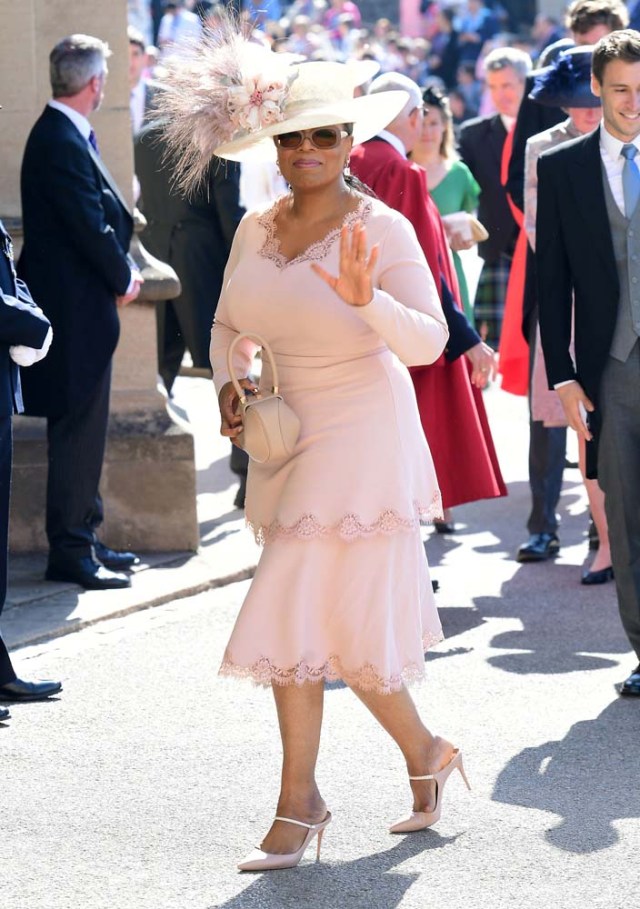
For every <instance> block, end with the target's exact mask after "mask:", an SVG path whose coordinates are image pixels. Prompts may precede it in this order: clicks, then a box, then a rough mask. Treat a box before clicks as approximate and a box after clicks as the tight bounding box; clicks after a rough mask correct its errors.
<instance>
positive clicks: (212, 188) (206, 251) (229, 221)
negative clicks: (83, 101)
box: [134, 121, 244, 392]
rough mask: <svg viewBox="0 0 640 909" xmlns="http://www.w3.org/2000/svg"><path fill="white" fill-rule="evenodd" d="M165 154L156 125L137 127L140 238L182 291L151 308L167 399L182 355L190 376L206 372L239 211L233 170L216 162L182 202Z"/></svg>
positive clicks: (237, 182) (237, 167)
mask: <svg viewBox="0 0 640 909" xmlns="http://www.w3.org/2000/svg"><path fill="white" fill-rule="evenodd" d="M165 149H166V146H165V144H164V141H163V135H162V122H161V121H155V122H151V123H149V124H147V126H145V127H143V129H142V131H141V133H140V134H139V135H138V136H137V137H136V140H135V143H134V151H135V171H136V176H137V177H138V180H139V182H140V190H141V198H140V203H139V205H140V208H141V210H142V212H143V214H144V216H145V218H146V219H147V226H146V228H145V230H144V232H143V233H142V237H141V239H142V242H143V243H144V245H145V247H146V248H147V249H148V250H149V252H150V253H151V254H152V255H153V256H156V258H158V259H160V260H161V261H163V262H167V263H168V264H169V265H171V266H172V267H173V268H174V269H175V271H176V273H177V275H178V278H179V279H180V285H181V292H180V296H179V297H177V298H176V299H175V300H167V301H166V302H163V303H158V304H157V306H156V315H157V320H158V370H159V373H160V376H161V377H162V380H163V382H164V384H165V387H166V389H167V391H168V392H170V391H171V387H172V385H173V383H174V381H175V378H176V376H177V374H178V370H179V369H180V364H181V362H182V358H183V356H184V352H185V350H186V349H187V348H188V349H189V352H190V354H191V359H192V361H193V365H194V367H196V369H203V370H206V371H207V372H210V370H211V366H210V362H209V342H210V333H211V325H212V324H213V317H214V314H215V309H216V305H217V302H218V297H219V296H220V291H221V290H222V278H223V275H224V269H225V266H226V264H227V259H228V258H229V252H230V250H231V244H232V242H233V237H234V235H235V232H236V228H237V226H238V224H239V223H240V221H241V219H242V216H243V215H244V209H243V208H242V206H241V205H240V165H239V164H234V163H233V162H231V161H229V162H227V161H225V162H221V161H220V160H219V159H214V160H213V161H212V163H211V166H210V168H209V172H208V174H207V177H206V180H205V181H203V183H202V185H201V186H200V188H199V189H198V191H197V192H195V193H194V194H192V195H191V196H189V197H186V196H185V195H184V194H183V193H181V192H180V191H179V190H178V189H177V188H176V187H175V186H174V185H173V183H172V175H173V168H172V165H171V163H170V162H169V161H167V160H166V159H165Z"/></svg>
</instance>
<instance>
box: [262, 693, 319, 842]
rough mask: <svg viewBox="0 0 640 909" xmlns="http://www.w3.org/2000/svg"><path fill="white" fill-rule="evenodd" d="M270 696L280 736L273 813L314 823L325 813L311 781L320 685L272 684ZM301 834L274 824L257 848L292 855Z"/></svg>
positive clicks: (312, 777)
mask: <svg viewBox="0 0 640 909" xmlns="http://www.w3.org/2000/svg"><path fill="white" fill-rule="evenodd" d="M273 695H274V698H275V702H276V710H277V713H278V723H279V725H280V736H281V737H282V781H281V786H280V797H279V799H278V807H277V810H276V814H279V815H281V816H283V817H290V818H292V819H294V820H297V821H304V822H305V823H307V824H317V823H318V822H319V821H321V820H323V819H324V818H325V816H326V814H327V806H326V805H325V803H324V801H323V799H322V796H321V795H320V790H319V789H318V786H317V783H316V778H315V771H316V761H317V759H318V748H319V747H320V729H321V726H322V710H323V705H324V685H323V683H322V682H317V683H305V684H304V685H274V686H273ZM305 835H306V831H305V830H304V829H303V828H302V827H296V826H294V825H293V824H283V823H281V822H280V821H274V823H273V824H272V826H271V829H270V830H269V832H268V833H267V835H266V836H265V838H264V840H263V841H262V843H261V845H260V848H261V849H263V850H264V851H265V852H271V853H276V854H281V853H288V852H295V851H296V849H299V848H300V846H301V844H302V841H303V840H304V837H305Z"/></svg>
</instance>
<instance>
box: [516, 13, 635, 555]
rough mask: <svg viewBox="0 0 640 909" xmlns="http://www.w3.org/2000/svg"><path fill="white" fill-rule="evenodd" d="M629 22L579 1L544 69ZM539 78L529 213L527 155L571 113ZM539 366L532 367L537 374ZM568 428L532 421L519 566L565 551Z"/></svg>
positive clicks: (530, 279) (530, 259)
mask: <svg viewBox="0 0 640 909" xmlns="http://www.w3.org/2000/svg"><path fill="white" fill-rule="evenodd" d="M627 20H628V14H627V9H626V7H625V5H624V4H623V3H622V2H621V0H574V2H573V3H572V4H571V6H570V7H569V9H568V11H567V16H566V20H565V25H566V27H567V28H568V29H569V32H570V34H571V39H564V41H558V42H557V43H556V44H554V45H551V47H549V48H547V50H546V51H545V54H544V55H543V61H541V62H542V65H544V66H547V65H549V64H551V63H552V62H553V60H554V59H556V58H557V57H558V55H559V54H560V53H561V52H562V51H563V50H566V47H567V46H571V44H576V45H581V46H586V45H591V44H595V43H596V42H597V41H599V40H600V38H602V37H604V35H608V34H609V33H610V32H612V31H616V30H617V29H621V28H625V27H626V24H627ZM534 76H535V73H533V74H532V75H531V76H529V77H528V79H527V86H526V89H525V97H524V98H523V101H522V104H521V105H520V109H519V111H518V118H517V120H516V126H515V130H514V134H513V148H512V151H511V157H510V159H509V173H508V179H507V184H506V189H507V192H508V193H509V196H510V198H511V201H512V202H513V204H514V205H515V206H516V207H517V208H518V209H520V211H524V174H525V150H526V145H527V141H528V140H529V139H530V138H531V137H532V136H537V135H539V134H540V133H541V132H543V131H545V130H547V129H549V128H550V127H552V126H555V125H556V124H558V123H562V122H563V121H564V120H566V117H567V115H566V112H565V111H563V110H561V108H559V107H547V106H545V105H542V104H538V103H537V101H534V100H533V98H530V97H529V93H530V91H531V89H532V88H533V79H534ZM536 280H537V279H536V271H535V257H534V254H533V250H532V249H531V246H530V245H529V246H528V248H527V265H526V279H525V290H524V299H523V301H522V333H523V335H524V337H525V339H526V341H527V343H528V344H529V347H530V350H534V349H535V343H534V342H533V341H532V339H535V336H536V332H537V326H538V295H537V292H536ZM532 368H533V363H531V369H532ZM566 437H567V430H566V427H564V426H562V427H560V426H545V425H544V423H542V422H541V421H540V420H531V421H530V438H529V485H530V487H531V511H530V513H529V519H528V521H527V530H528V531H529V534H530V536H529V539H528V540H527V541H526V542H525V543H523V544H522V545H521V546H520V547H519V549H518V553H517V555H516V559H517V560H518V561H519V562H544V561H546V560H547V559H550V558H554V557H555V556H556V555H557V554H558V552H559V551H560V540H559V539H558V523H559V520H558V515H557V512H556V509H557V507H558V500H559V499H560V492H561V490H562V476H563V472H564V467H565V461H566ZM598 545H599V541H598V537H597V531H596V528H595V525H594V523H593V521H591V524H590V528H589V546H590V548H596V549H597V548H598Z"/></svg>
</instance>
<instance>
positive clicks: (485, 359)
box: [465, 341, 498, 388]
mask: <svg viewBox="0 0 640 909" xmlns="http://www.w3.org/2000/svg"><path fill="white" fill-rule="evenodd" d="M465 353H466V356H467V357H468V358H469V361H470V362H471V366H472V372H471V382H472V383H473V384H474V385H476V386H477V387H478V388H486V387H487V382H488V381H489V379H495V377H496V373H497V371H498V358H497V356H496V353H495V351H494V349H493V348H492V347H489V345H488V344H485V343H484V341H481V342H480V343H479V344H476V346H475V347H471V348H470V349H469V350H467V351H465Z"/></svg>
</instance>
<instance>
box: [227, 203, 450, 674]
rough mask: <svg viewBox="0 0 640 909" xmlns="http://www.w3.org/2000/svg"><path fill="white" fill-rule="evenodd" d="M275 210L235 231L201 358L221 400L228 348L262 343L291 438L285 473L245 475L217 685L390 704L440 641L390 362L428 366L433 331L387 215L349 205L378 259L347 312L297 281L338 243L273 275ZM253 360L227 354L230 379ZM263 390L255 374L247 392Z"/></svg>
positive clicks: (412, 261)
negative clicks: (236, 584) (207, 359)
mask: <svg viewBox="0 0 640 909" xmlns="http://www.w3.org/2000/svg"><path fill="white" fill-rule="evenodd" d="M278 204H279V203H276V206H274V207H272V208H271V209H269V210H267V212H266V213H262V214H261V215H260V214H250V215H247V216H246V217H245V219H244V220H243V222H242V224H241V225H240V228H239V230H238V233H237V235H236V240H235V241H234V246H233V249H232V252H231V256H230V259H229V264H228V266H227V271H226V274H225V282H224V287H223V293H222V296H221V298H220V303H219V305H218V309H217V313H216V323H215V325H214V327H213V331H212V344H211V359H212V363H213V367H214V379H215V382H216V386H217V387H218V388H220V387H221V386H222V384H224V382H226V381H227V380H228V374H227V371H226V351H227V348H228V345H229V343H230V341H231V340H232V338H233V337H234V335H235V333H236V332H238V331H255V332H257V333H259V334H260V335H263V336H264V337H265V338H266V339H267V340H268V341H269V343H270V345H271V347H272V349H273V352H274V355H275V358H276V362H277V365H278V370H279V373H280V389H281V391H282V394H283V396H284V398H285V400H286V402H287V403H288V404H289V405H290V406H291V407H292V408H293V409H294V411H295V412H296V413H297V415H298V417H299V418H300V420H301V422H302V430H301V434H300V439H299V441H298V444H297V446H296V449H295V451H294V452H293V455H292V456H291V458H289V459H288V460H287V461H285V462H282V463H279V464H276V465H259V464H255V463H251V465H250V469H249V479H248V486H247V505H246V511H247V520H248V521H249V522H250V524H251V525H252V526H253V528H254V531H255V533H256V535H257V537H258V539H259V540H260V541H261V542H264V543H265V549H264V552H263V555H262V558H261V559H260V563H259V565H258V568H257V571H256V575H255V578H254V580H253V583H252V585H251V588H250V590H249V593H248V595H247V597H246V600H245V602H244V604H243V606H242V610H241V612H240V615H239V616H238V620H237V623H236V626H235V628H234V631H233V633H232V636H231V639H230V641H229V644H228V647H227V650H226V653H225V657H224V661H223V665H222V667H221V672H222V673H223V674H228V675H236V676H247V677H250V678H252V679H253V680H254V681H255V682H258V683H261V684H274V683H275V684H287V683H298V684H299V683H301V682H303V681H305V680H320V679H335V678H342V679H344V680H345V681H347V682H348V683H349V684H353V685H356V686H360V687H362V688H368V689H375V690H379V691H383V692H389V691H394V690H397V689H398V688H399V687H400V686H401V684H402V682H403V679H409V678H414V677H416V676H420V675H422V673H423V668H424V659H423V650H424V647H426V646H429V645H430V644H432V643H434V642H435V641H437V640H439V639H440V637H441V627H440V622H439V619H438V615H437V611H436V608H435V603H434V599H433V594H432V592H431V584H430V582H429V573H428V566H427V562H426V557H425V555H424V549H423V546H422V543H421V540H420V531H419V519H420V517H424V518H425V519H432V518H433V517H434V516H437V515H438V514H439V513H440V496H439V492H438V488H437V481H436V477H435V473H434V469H433V463H432V461H431V455H430V453H429V449H428V446H427V443H426V440H425V438H424V434H423V432H422V428H421V426H420V419H419V415H418V411H417V406H416V401H415V395H414V392H413V386H412V384H411V380H410V378H409V374H408V371H407V369H406V367H405V366H404V365H403V364H402V363H401V360H403V361H404V362H405V363H407V364H410V365H417V364H427V363H431V362H433V361H434V360H435V359H437V357H438V356H439V355H440V353H441V351H442V349H443V347H444V345H445V343H446V339H447V334H448V333H447V328H446V321H445V319H444V316H443V314H442V309H441V307H440V303H439V300H438V296H437V292H436V288H435V284H434V281H433V277H432V276H431V273H430V271H429V269H428V266H427V264H426V262H425V260H424V257H423V255H422V251H421V250H420V247H419V245H418V243H417V240H416V237H415V233H414V231H413V228H412V227H411V225H410V224H409V222H408V221H406V220H405V219H404V218H403V217H402V215H400V214H398V213H397V212H393V211H391V210H390V209H388V208H387V207H386V206H385V205H383V204H382V203H380V202H377V201H375V200H362V201H361V202H360V206H359V209H358V211H357V212H356V213H355V214H354V215H353V216H350V217H349V218H348V219H347V222H348V223H350V222H354V221H355V220H356V219H357V218H358V217H361V218H362V219H363V220H364V221H365V223H366V227H367V238H368V242H369V244H370V245H371V244H373V243H379V244H380V257H379V260H378V264H377V267H376V273H375V276H374V278H375V280H374V284H375V285H376V287H377V289H376V291H375V294H374V299H373V300H372V302H371V303H370V304H369V305H368V306H366V307H360V308H357V307H350V306H348V305H346V304H345V303H344V302H343V301H342V300H341V299H340V298H339V297H337V296H336V295H335V294H334V293H333V291H332V290H331V289H330V288H329V287H328V286H327V285H326V284H325V283H324V282H323V281H321V279H320V278H318V277H317V276H316V275H315V274H314V273H313V272H312V271H311V268H310V262H311V261H320V262H322V265H323V267H325V268H326V269H327V270H328V271H329V272H331V273H332V274H337V272H338V237H339V231H333V232H332V233H331V234H330V235H329V236H328V237H327V238H326V239H325V240H324V241H323V242H321V243H318V244H315V245H314V246H313V247H311V248H310V249H309V250H307V251H306V253H305V254H304V255H303V256H300V257H298V258H297V259H295V260H293V261H291V262H286V261H285V260H284V259H283V258H282V256H280V255H279V251H278V244H277V237H276V236H275V232H274V226H273V219H274V215H275V212H276V210H277V205H278ZM241 343H242V342H241ZM254 349H255V348H254V346H253V345H252V344H250V343H247V344H245V345H244V348H243V350H241V351H240V354H239V356H238V358H237V360H236V362H235V363H234V369H235V370H236V374H237V375H238V376H239V377H243V376H245V375H247V373H248V372H249V370H250V362H251V357H252V355H253V351H254ZM392 351H394V352H393V353H392ZM269 381H270V376H269V369H268V367H267V365H266V364H264V366H263V375H262V378H261V384H262V385H263V386H268V384H269Z"/></svg>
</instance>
